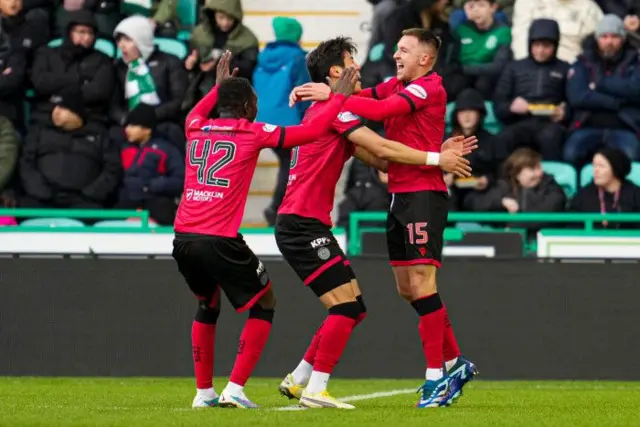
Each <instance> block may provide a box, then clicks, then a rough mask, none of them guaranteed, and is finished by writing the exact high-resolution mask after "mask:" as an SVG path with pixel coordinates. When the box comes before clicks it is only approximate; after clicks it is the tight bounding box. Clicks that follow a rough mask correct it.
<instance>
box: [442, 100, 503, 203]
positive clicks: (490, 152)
mask: <svg viewBox="0 0 640 427" xmlns="http://www.w3.org/2000/svg"><path fill="white" fill-rule="evenodd" d="M486 114H487V110H486V107H485V103H484V99H483V98H482V94H481V93H480V92H478V91H477V90H475V89H465V90H463V91H462V92H460V95H458V98H456V103H455V107H454V110H453V114H452V119H451V125H452V132H451V135H450V136H465V137H467V136H472V135H475V136H476V137H477V138H478V148H477V149H476V150H475V151H472V152H471V154H469V155H468V156H466V157H467V159H468V160H469V162H470V164H471V168H472V169H473V176H472V177H471V178H465V179H457V180H454V179H453V178H454V177H453V174H447V175H446V177H445V178H446V179H447V180H448V181H450V182H448V183H447V184H448V185H449V187H450V194H454V195H455V196H456V198H457V199H459V200H460V202H461V204H462V205H463V206H464V203H465V202H464V199H465V198H466V196H467V195H468V194H469V193H471V192H481V193H482V192H484V191H486V190H487V189H488V188H489V187H491V186H492V185H493V184H494V183H495V180H496V178H497V176H496V172H497V170H498V168H499V165H500V162H501V161H502V160H504V159H505V158H506V156H505V155H504V153H501V151H502V150H501V147H500V146H499V141H498V138H497V137H496V136H495V135H492V134H491V133H489V132H487V130H486V129H485V128H484V127H483V122H484V118H485V115H486ZM451 205H452V206H455V204H454V203H453V202H452V203H451Z"/></svg>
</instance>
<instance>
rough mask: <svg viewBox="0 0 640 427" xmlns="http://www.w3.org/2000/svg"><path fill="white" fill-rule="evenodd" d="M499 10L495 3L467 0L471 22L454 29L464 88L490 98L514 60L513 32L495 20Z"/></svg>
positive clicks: (494, 1) (489, 0)
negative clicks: (506, 67)
mask: <svg viewBox="0 0 640 427" xmlns="http://www.w3.org/2000/svg"><path fill="white" fill-rule="evenodd" d="M497 8H498V5H497V3H496V0H467V1H466V3H465V10H466V11H467V14H468V16H469V22H467V23H465V24H462V25H460V26H458V28H457V29H456V30H455V35H456V37H457V38H458V41H459V42H460V48H459V50H460V57H459V59H460V63H461V64H462V70H463V72H464V75H465V86H466V87H475V88H476V89H478V90H479V91H480V92H481V93H482V95H483V96H485V97H487V98H490V97H491V96H492V95H493V91H494V89H495V84H496V80H498V77H499V76H500V72H501V71H502V70H503V69H504V67H505V66H506V65H507V63H508V62H509V60H510V59H511V46H510V45H511V29H510V28H509V27H507V26H506V25H505V24H502V23H499V22H497V21H496V20H495V19H494V18H493V14H494V13H495V11H496V10H497Z"/></svg>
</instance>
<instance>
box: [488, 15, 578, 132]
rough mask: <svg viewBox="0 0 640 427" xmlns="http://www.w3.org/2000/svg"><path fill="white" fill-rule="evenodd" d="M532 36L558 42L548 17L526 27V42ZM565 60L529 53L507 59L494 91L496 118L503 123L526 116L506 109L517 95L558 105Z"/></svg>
mask: <svg viewBox="0 0 640 427" xmlns="http://www.w3.org/2000/svg"><path fill="white" fill-rule="evenodd" d="M536 40H551V41H553V42H554V43H555V44H556V51H557V45H558V43H559V42H560V28H559V26H558V23H557V22H556V21H554V20H552V19H537V20H535V21H533V23H532V24H531V27H530V28H529V46H531V43H532V42H534V41H536ZM568 70H569V64H568V63H567V62H565V61H562V60H560V59H558V58H557V57H556V56H555V55H554V57H553V58H552V59H551V60H550V61H548V62H545V63H539V62H536V61H535V60H534V59H533V58H532V57H531V55H529V57H527V58H524V59H520V60H517V61H513V62H511V63H510V64H509V65H507V67H506V68H505V70H504V71H503V72H502V75H501V76H500V78H499V79H498V83H497V85H496V91H495V95H494V101H495V111H496V115H497V116H498V118H499V119H500V120H501V121H502V122H504V123H507V124H511V123H514V122H516V121H518V119H522V118H525V117H526V116H520V115H515V114H513V113H512V112H511V111H510V106H511V103H512V102H513V100H514V99H515V98H517V97H522V98H524V99H526V100H527V101H528V102H529V103H536V104H554V105H558V104H560V103H562V102H563V101H565V84H566V76H567V71H568Z"/></svg>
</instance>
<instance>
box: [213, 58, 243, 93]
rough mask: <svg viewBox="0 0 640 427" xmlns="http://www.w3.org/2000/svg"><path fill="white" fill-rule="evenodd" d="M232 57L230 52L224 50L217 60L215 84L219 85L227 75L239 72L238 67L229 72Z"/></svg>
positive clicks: (230, 75)
mask: <svg viewBox="0 0 640 427" xmlns="http://www.w3.org/2000/svg"><path fill="white" fill-rule="evenodd" d="M232 57H233V55H231V52H229V51H226V52H225V53H223V54H222V56H221V57H220V59H219V60H218V65H217V67H216V85H219V84H220V83H222V82H223V81H225V80H226V79H228V78H229V77H236V76H237V75H238V73H239V72H240V70H239V69H238V68H234V69H233V71H232V72H231V73H229V67H230V65H231V58H232Z"/></svg>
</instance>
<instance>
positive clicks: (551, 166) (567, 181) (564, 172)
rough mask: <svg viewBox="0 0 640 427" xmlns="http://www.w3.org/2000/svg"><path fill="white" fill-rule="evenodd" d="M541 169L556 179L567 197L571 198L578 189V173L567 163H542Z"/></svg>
mask: <svg viewBox="0 0 640 427" xmlns="http://www.w3.org/2000/svg"><path fill="white" fill-rule="evenodd" d="M542 169H543V170H544V171H545V172H546V173H548V174H550V175H553V177H554V178H555V179H556V182H557V183H558V184H560V186H561V187H562V189H563V190H564V192H565V194H566V195H567V197H572V196H573V195H574V194H576V191H577V189H578V173H577V172H576V170H575V168H574V167H573V166H571V165H570V164H568V163H562V162H542Z"/></svg>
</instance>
